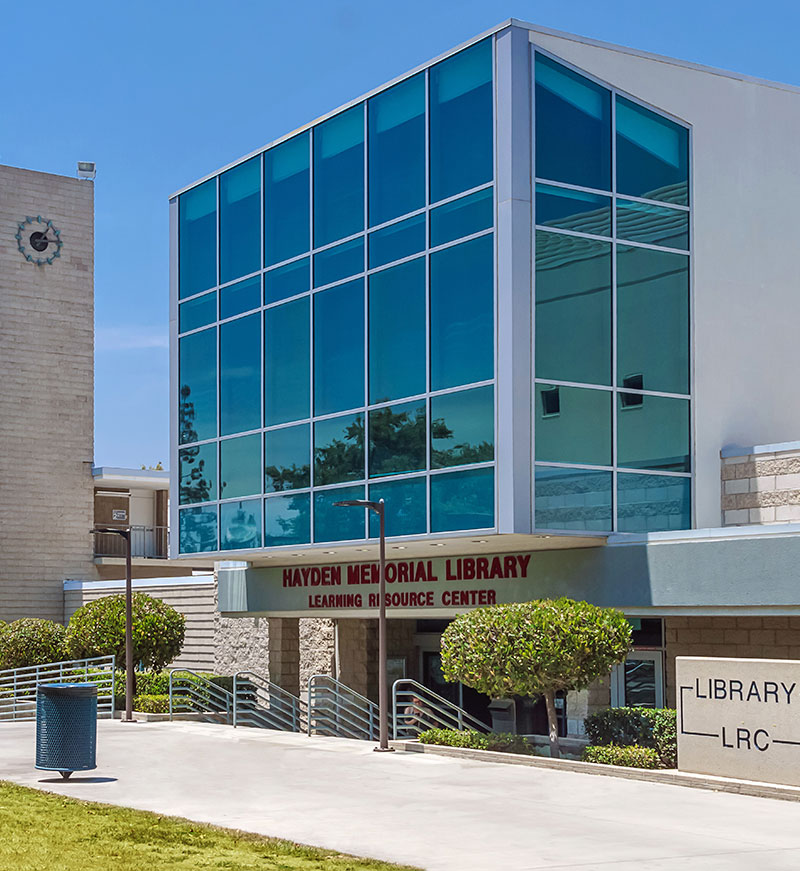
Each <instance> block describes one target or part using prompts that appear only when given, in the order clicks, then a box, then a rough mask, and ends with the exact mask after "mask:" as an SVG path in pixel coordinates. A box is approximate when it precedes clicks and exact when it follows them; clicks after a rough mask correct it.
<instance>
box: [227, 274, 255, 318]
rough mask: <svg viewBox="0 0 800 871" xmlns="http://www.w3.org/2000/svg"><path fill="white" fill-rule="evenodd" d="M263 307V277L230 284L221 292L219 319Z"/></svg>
mask: <svg viewBox="0 0 800 871" xmlns="http://www.w3.org/2000/svg"><path fill="white" fill-rule="evenodd" d="M260 305H261V276H260V275H255V276H253V278H246V279H245V280H244V281H237V282H236V284H229V285H228V286H227V287H223V288H222V289H221V290H220V292H219V319H220V320H224V319H225V318H232V317H235V316H236V315H240V314H242V312H249V311H252V310H253V309H254V308H258V307H259V306H260Z"/></svg>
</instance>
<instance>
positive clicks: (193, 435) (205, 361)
mask: <svg viewBox="0 0 800 871" xmlns="http://www.w3.org/2000/svg"><path fill="white" fill-rule="evenodd" d="M178 353H179V357H180V360H179V363H178V369H179V373H180V374H179V379H180V404H179V407H178V424H179V427H180V443H181V444H182V445H184V444H187V443H189V442H197V441H204V440H205V439H210V438H214V436H216V434H217V330H216V328H214V329H211V330H203V331H202V332H201V333H192V335H191V336H184V337H183V338H182V339H181V340H180V350H179V352H178Z"/></svg>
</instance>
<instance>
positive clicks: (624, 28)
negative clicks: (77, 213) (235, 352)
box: [0, 0, 800, 466]
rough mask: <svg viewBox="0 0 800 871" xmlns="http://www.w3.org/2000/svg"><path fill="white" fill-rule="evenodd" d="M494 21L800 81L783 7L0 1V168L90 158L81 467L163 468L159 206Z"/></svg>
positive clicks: (633, 0)
mask: <svg viewBox="0 0 800 871" xmlns="http://www.w3.org/2000/svg"><path fill="white" fill-rule="evenodd" d="M509 17H515V18H521V19H523V20H526V21H531V22H534V23H536V24H540V25H544V26H547V27H553V28H558V29H561V30H566V31H570V32H572V33H578V34H582V35H585V36H590V37H594V38H597V39H603V40H607V41H609V42H613V43H619V44H622V45H630V46H635V47H636V48H640V49H644V50H647V51H653V52H658V53H661V54H666V55H670V56H673V57H677V58H682V59H686V60H692V61H697V62H700V63H705V64H710V65H712V66H718V67H723V68H726V69H730V70H736V71H739V72H743V73H747V74H749V75H754V76H761V77H764V78H768V79H775V80H778V81H783V82H789V83H792V84H796V85H800V55H798V52H797V34H798V32H800V3H796V2H788V0H787V2H776V0H762V2H759V3H755V4H754V3H753V2H751V0H750V2H742V0H726V2H722V0H670V2H665V3H652V2H645V0H538V2H537V0H513V2H509V3H506V4H503V3H498V2H496V0H424V2H423V0H405V2H401V3H386V2H383V0H353V2H337V0H314V2H309V0H292V2H289V3H278V2H277V0H262V2H256V0H216V2H213V0H193V2H190V0H159V2H155V0H134V2H129V3H125V4H123V3H115V2H108V0H105V2H102V3H101V2H86V0H82V2H80V3H49V4H44V5H41V4H39V5H31V4H29V3H28V4H26V3H19V2H17V3H12V2H11V0H2V2H0V33H2V43H3V48H2V52H0V71H2V77H0V79H1V80H2V82H3V88H2V97H0V107H2V109H1V111H0V163H6V164H11V165H14V166H22V167H26V168H29V169H36V170H42V171H45V172H55V173H62V174H65V175H72V174H74V171H75V163H76V161H78V160H94V161H96V162H97V167H98V171H97V181H96V187H95V194H96V200H95V207H96V228H95V245H96V247H95V291H96V338H97V350H96V364H97V365H96V376H95V385H96V394H95V433H96V439H95V441H96V443H95V460H96V462H97V463H98V464H100V465H115V466H139V465H141V464H143V463H144V464H151V463H156V462H157V461H159V460H161V461H163V462H164V464H165V466H166V465H167V462H168V458H169V455H168V389H167V388H168V377H167V368H168V363H167V317H168V315H167V312H168V305H167V293H168V290H167V289H168V276H167V258H168V251H167V197H168V195H169V194H170V193H171V192H172V191H174V190H176V189H177V188H179V187H182V186H183V185H185V184H187V183H189V182H192V181H194V180H195V179H197V178H199V177H201V176H203V175H205V174H206V173H208V172H210V171H212V170H214V169H216V168H218V167H219V166H222V165H223V164H225V163H228V162H230V161H231V160H234V159H235V158H237V157H239V156H241V155H243V154H246V153H247V152H249V151H252V150H254V149H256V148H258V147H259V146H261V145H263V144H264V143H266V142H268V141H270V140H271V139H274V138H276V137H278V136H280V135H282V134H284V133H287V132H289V131H290V130H292V129H294V128H295V127H298V126H300V125H301V124H304V123H306V122H307V121H310V120H313V119H314V118H315V117H317V116H318V115H321V114H323V113H325V112H328V111H329V110H331V109H333V108H335V107H336V106H338V105H339V104H341V103H344V102H346V101H348V100H350V99H352V98H354V97H357V96H358V95H359V94H361V93H363V92H365V91H368V90H370V89H371V88H373V87H375V86H377V85H380V84H381V83H382V82H385V81H387V80H389V79H391V78H393V77H394V76H397V75H399V74H401V73H403V72H404V71H405V70H407V69H410V68H411V67H414V66H416V65H417V64H419V63H422V62H424V61H426V60H428V59H429V58H431V57H433V56H435V55H437V54H439V53H441V52H443V51H446V50H447V49H449V48H451V47H452V46H455V45H457V44H458V43H460V42H463V41H464V40H466V39H469V38H470V37H472V36H474V35H476V34H478V33H480V32H481V31H482V30H485V29H487V28H489V27H492V26H494V25H495V24H498V23H499V22H500V21H502V20H504V19H506V18H509Z"/></svg>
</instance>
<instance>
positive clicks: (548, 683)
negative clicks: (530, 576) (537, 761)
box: [442, 598, 631, 757]
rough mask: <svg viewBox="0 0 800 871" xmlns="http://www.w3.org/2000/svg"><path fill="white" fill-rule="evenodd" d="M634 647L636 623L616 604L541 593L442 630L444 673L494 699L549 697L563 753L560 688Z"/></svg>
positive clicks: (604, 669) (573, 686) (553, 743)
mask: <svg viewBox="0 0 800 871" xmlns="http://www.w3.org/2000/svg"><path fill="white" fill-rule="evenodd" d="M630 648H631V627H630V624H629V623H628V621H627V620H626V619H625V616H624V615H623V613H622V612H621V611H618V610H617V609H616V608H600V607H598V606H597V605H590V604H589V603H588V602H576V601H574V600H573V599H566V598H561V599H539V600H537V601H534V602H524V603H521V604H514V605H493V606H491V607H489V608H476V609H475V610H473V611H470V612H468V613H467V614H462V615H461V616H459V617H456V619H455V620H454V621H453V622H452V623H451V624H450V625H449V626H448V627H447V629H446V630H445V632H444V634H443V635H442V672H443V674H444V676H445V678H446V679H447V680H449V681H459V682H461V683H463V684H464V685H465V686H468V687H472V688H473V689H475V690H477V691H478V692H481V693H485V694H486V695H487V696H491V697H492V698H506V697H508V696H515V695H518V696H543V697H544V701H545V705H546V707H547V722H548V727H549V733H550V755H551V756H554V757H557V756H559V755H560V751H559V743H558V724H557V720H556V705H555V699H556V693H557V692H559V691H561V690H564V691H567V690H581V689H585V688H586V687H587V686H588V685H589V684H590V683H592V681H594V680H597V678H600V677H604V676H605V675H607V674H608V673H609V671H610V670H611V667H612V666H614V665H616V664H617V663H619V662H622V660H623V659H625V656H626V655H627V653H628V651H629V650H630Z"/></svg>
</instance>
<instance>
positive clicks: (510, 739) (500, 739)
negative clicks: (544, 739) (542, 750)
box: [486, 732, 536, 756]
mask: <svg viewBox="0 0 800 871" xmlns="http://www.w3.org/2000/svg"><path fill="white" fill-rule="evenodd" d="M486 737H487V739H488V741H489V746H488V747H487V748H486V749H487V750H495V751H497V752H498V753H522V754H523V755H525V756H535V755H536V751H535V750H534V748H533V745H532V744H531V743H530V741H528V739H527V738H524V737H523V736H522V735H513V734H511V733H510V732H496V733H492V734H490V735H487V736H486Z"/></svg>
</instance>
